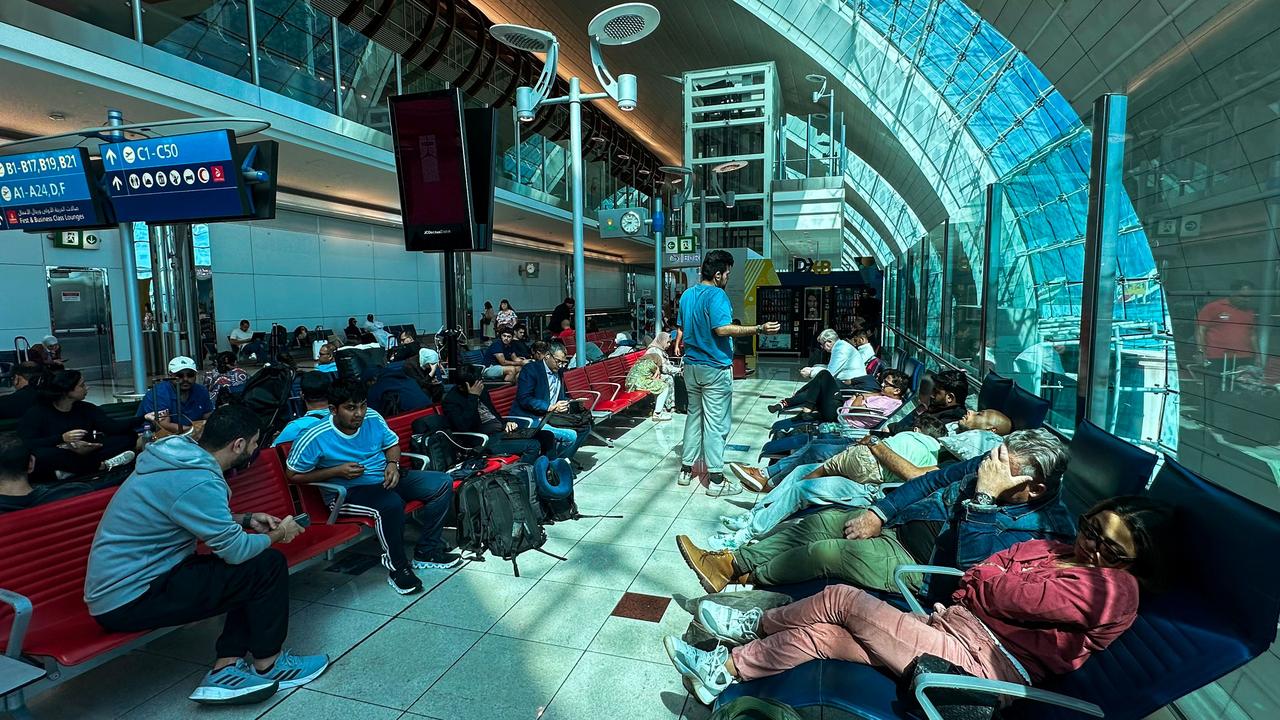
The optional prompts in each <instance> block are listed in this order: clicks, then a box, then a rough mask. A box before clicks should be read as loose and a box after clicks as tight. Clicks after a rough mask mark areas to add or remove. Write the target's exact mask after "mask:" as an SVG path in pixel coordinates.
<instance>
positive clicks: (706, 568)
mask: <svg viewBox="0 0 1280 720" xmlns="http://www.w3.org/2000/svg"><path fill="white" fill-rule="evenodd" d="M1066 464H1067V449H1066V447H1065V446H1064V445H1063V444H1062V442H1061V441H1060V440H1058V438H1057V437H1055V436H1054V435H1053V434H1051V433H1050V432H1049V431H1047V430H1022V431H1019V432H1015V433H1013V434H1011V435H1009V437H1008V438H1006V439H1005V443H1004V444H1003V445H1001V446H1000V447H998V448H996V449H995V450H992V451H991V454H990V455H988V456H986V457H977V458H974V459H972V460H968V461H965V462H962V463H956V464H955V465H949V466H947V467H945V468H941V469H939V470H935V471H933V472H931V473H927V474H925V475H921V476H920V477H918V478H916V479H915V480H912V481H911V482H909V483H907V484H905V485H903V486H902V487H899V488H898V489H897V490H895V491H893V492H891V493H889V494H888V495H885V496H884V497H883V498H881V499H879V500H877V501H876V502H875V503H873V504H872V505H871V508H870V509H869V510H863V509H855V510H834V509H833V510H824V511H822V512H818V513H815V514H813V515H808V516H806V517H803V518H801V519H800V520H798V521H797V522H794V523H784V524H783V525H780V526H778V527H776V528H774V529H773V531H772V532H770V533H768V534H766V535H764V536H762V537H760V538H759V539H758V540H759V541H758V542H756V543H753V544H751V545H748V546H746V547H744V548H741V549H739V550H737V551H734V552H727V551H721V552H709V551H707V550H703V549H702V548H699V547H698V546H696V545H694V544H693V542H692V541H691V540H690V539H689V537H688V536H686V535H679V536H677V537H676V546H677V548H678V549H679V550H680V553H681V555H683V556H684V560H685V562H686V563H688V564H689V567H690V568H692V569H693V571H694V573H696V574H697V576H698V580H699V581H700V582H701V583H702V586H703V588H705V589H706V590H707V592H713V593H714V592H720V591H721V590H723V589H724V587H725V586H726V585H728V584H729V583H730V582H734V583H739V584H745V583H751V584H756V585H766V586H769V585H786V584H789V583H798V582H804V581H806V580H813V579H815V578H832V579H837V580H840V581H841V582H847V583H851V584H853V585H857V586H859V587H864V588H867V589H873V590H894V589H895V585H894V582H893V571H894V568H896V567H898V566H899V565H902V564H904V563H905V564H915V563H926V564H929V565H945V566H947V567H954V568H960V569H961V570H964V569H967V568H968V567H969V566H971V565H974V564H975V563H977V562H979V561H981V560H982V559H983V558H986V557H988V556H990V555H993V554H995V553H996V552H998V551H1000V550H1003V549H1005V548H1007V547H1009V546H1010V545H1012V544H1014V543H1016V542H1021V541H1023V540H1043V539H1061V538H1067V537H1070V536H1071V534H1072V526H1071V519H1070V518H1069V517H1068V514H1067V509H1066V506H1064V505H1063V503H1062V494H1061V492H1060V486H1061V484H1062V473H1063V470H1064V469H1065V468H1066ZM908 577H909V579H910V581H911V586H912V587H913V588H919V587H920V586H921V580H920V578H919V577H914V578H912V577H910V576H908ZM948 580H949V579H948V578H945V577H943V578H934V579H932V580H931V581H929V582H926V583H924V586H925V587H926V588H930V587H932V586H935V585H938V586H941V585H946V584H947V582H948ZM949 589H950V588H942V587H933V589H932V593H936V594H931V593H930V592H929V591H928V590H926V596H928V597H941V596H942V594H943V593H944V592H945V590H949Z"/></svg>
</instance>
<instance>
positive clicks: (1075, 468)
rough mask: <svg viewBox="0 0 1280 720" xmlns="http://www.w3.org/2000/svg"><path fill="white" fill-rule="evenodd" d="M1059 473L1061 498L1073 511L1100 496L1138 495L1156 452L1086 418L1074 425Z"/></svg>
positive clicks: (1153, 467)
mask: <svg viewBox="0 0 1280 720" xmlns="http://www.w3.org/2000/svg"><path fill="white" fill-rule="evenodd" d="M1068 457H1069V458H1070V460H1069V461H1068V462H1067V470H1066V472H1065V473H1063V476H1062V500H1063V502H1065V503H1066V505H1067V510H1069V511H1071V513H1072V514H1073V515H1077V514H1079V513H1083V512H1084V511H1086V510H1088V509H1089V508H1091V507H1093V506H1094V505H1095V504H1096V503H1097V502H1098V501H1099V500H1102V499H1105V498H1108V497H1115V496H1117V495H1140V494H1141V493H1142V491H1143V490H1145V489H1146V487H1147V482H1148V481H1149V480H1150V479H1151V471H1152V470H1153V469H1155V466H1156V454H1155V453H1152V452H1147V451H1146V450H1143V449H1142V448H1140V447H1138V446H1137V445H1134V444H1132V443H1129V442H1126V441H1124V440H1121V439H1120V438H1118V437H1116V436H1115V435H1112V434H1111V433H1109V432H1107V431H1106V430H1103V429H1102V428H1100V427H1098V426H1097V425H1094V424H1093V423H1091V422H1089V421H1088V420H1085V421H1084V422H1082V423H1080V425H1079V426H1078V427H1077V428H1076V433H1075V435H1073V436H1072V437H1071V444H1070V446H1069V448H1068Z"/></svg>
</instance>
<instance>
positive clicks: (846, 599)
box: [732, 585, 1026, 683]
mask: <svg viewBox="0 0 1280 720" xmlns="http://www.w3.org/2000/svg"><path fill="white" fill-rule="evenodd" d="M759 630H760V634H761V635H763V637H762V638H761V639H760V640H757V641H755V642H752V643H749V644H747V645H743V646H742V647H737V648H734V649H733V651H732V654H733V664H734V665H735V666H736V667H737V671H738V676H739V677H740V678H741V679H743V680H755V679H756V678H761V677H766V676H769V675H776V674H778V673H780V672H782V671H784V670H789V669H791V668H793V667H796V666H797V665H802V664H804V663H807V662H809V661H810V660H848V661H850V662H856V663H863V664H864V665H872V666H875V667H883V668H886V669H888V670H889V671H891V672H892V673H893V674H894V675H901V674H902V673H903V671H904V670H906V667H907V666H908V665H910V664H911V661H912V660H914V659H916V658H917V657H919V656H921V655H924V654H926V653H927V654H930V655H936V656H938V657H940V658H943V659H945V660H948V661H950V662H952V663H955V664H956V665H958V666H959V667H961V668H963V669H964V670H965V672H968V673H971V674H973V675H975V676H977V677H982V678H987V679H991V680H1005V681H1008V682H1016V683H1025V682H1026V681H1025V680H1023V679H1022V676H1021V675H1019V674H1018V672H1017V670H1016V668H1014V666H1013V664H1012V663H1011V662H1010V661H1009V660H1008V658H1006V657H1005V656H1004V654H1003V653H1002V651H1001V650H1000V648H999V647H997V646H996V644H995V641H994V640H992V639H991V637H990V636H989V635H988V634H987V632H986V630H985V629H983V627H982V625H981V624H980V623H979V622H978V620H977V618H976V617H974V615H973V614H972V613H970V612H969V611H968V610H966V609H965V608H962V607H950V608H946V609H944V610H942V611H941V612H937V613H934V614H933V615H930V616H929V617H927V618H923V617H920V616H919V615H913V614H912V613H909V612H903V611H901V610H899V609H897V608H895V607H893V606H892V605H889V604H888V603H886V602H884V601H883V600H880V599H878V598H876V597H874V596H872V595H870V594H868V593H866V592H864V591H862V590H859V589H858V588H855V587H853V586H850V585H831V586H828V587H827V588H826V589H825V590H823V591H822V592H820V593H818V594H817V595H814V596H812V597H808V598H805V599H804V600H800V601H798V602H795V603H792V604H790V605H784V606H782V607H780V608H774V609H773V610H769V611H767V612H765V614H764V617H763V618H762V619H761V621H760V628H759Z"/></svg>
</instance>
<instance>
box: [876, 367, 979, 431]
mask: <svg viewBox="0 0 1280 720" xmlns="http://www.w3.org/2000/svg"><path fill="white" fill-rule="evenodd" d="M929 377H930V379H931V385H932V388H933V389H932V391H931V392H930V393H929V399H928V400H927V401H926V402H924V403H919V402H917V403H916V407H915V409H914V410H912V411H911V412H910V413H909V414H908V415H907V416H906V417H904V418H902V419H901V420H899V421H897V422H895V423H893V424H892V425H890V426H889V428H888V429H889V432H898V431H899V430H902V429H904V428H905V429H908V430H909V429H911V428H912V427H914V426H915V424H916V421H915V419H916V416H917V415H932V416H934V417H936V418H938V419H939V420H941V421H943V422H944V423H952V422H956V421H958V420H960V419H961V418H963V417H964V416H965V414H966V413H967V412H969V411H968V409H967V408H966V407H965V404H964V401H965V400H966V399H967V398H968V397H969V377H968V376H967V375H965V372H964V371H963V370H945V371H943V372H940V373H932V374H930V376H929Z"/></svg>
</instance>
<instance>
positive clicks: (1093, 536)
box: [1076, 515, 1137, 563]
mask: <svg viewBox="0 0 1280 720" xmlns="http://www.w3.org/2000/svg"><path fill="white" fill-rule="evenodd" d="M1093 517H1094V516H1092V515H1081V516H1080V519H1079V520H1078V521H1077V522H1076V529H1077V530H1078V531H1079V532H1080V533H1081V534H1083V535H1084V537H1085V539H1086V540H1088V541H1089V544H1091V545H1093V546H1094V547H1095V548H1097V549H1098V554H1099V555H1100V556H1102V559H1103V560H1105V561H1107V562H1109V563H1123V562H1133V561H1134V560H1137V558H1136V557H1133V556H1131V555H1126V554H1125V551H1124V548H1122V547H1120V545H1119V543H1117V542H1116V541H1115V540H1112V539H1111V538H1109V537H1107V536H1106V535H1103V534H1102V531H1101V530H1099V529H1098V526H1097V525H1095V524H1094V523H1093Z"/></svg>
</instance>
